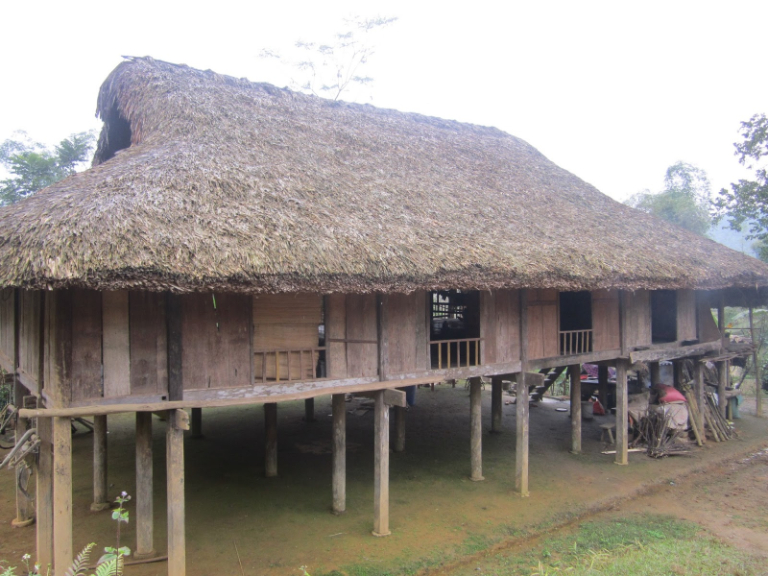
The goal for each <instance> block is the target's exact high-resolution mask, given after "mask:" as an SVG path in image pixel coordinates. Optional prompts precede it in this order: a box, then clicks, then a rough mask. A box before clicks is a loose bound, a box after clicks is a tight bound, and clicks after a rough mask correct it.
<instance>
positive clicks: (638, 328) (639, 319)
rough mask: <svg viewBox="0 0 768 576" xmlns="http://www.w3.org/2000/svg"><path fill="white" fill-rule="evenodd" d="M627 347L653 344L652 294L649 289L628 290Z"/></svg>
mask: <svg viewBox="0 0 768 576" xmlns="http://www.w3.org/2000/svg"><path fill="white" fill-rule="evenodd" d="M626 294H627V296H626V298H627V300H626V302H627V314H626V318H627V332H626V337H627V347H628V348H633V347H635V346H648V345H650V344H651V295H650V292H648V291H647V290H636V291H635V292H627V293H626Z"/></svg>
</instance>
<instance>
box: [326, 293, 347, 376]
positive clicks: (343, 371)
mask: <svg viewBox="0 0 768 576" xmlns="http://www.w3.org/2000/svg"><path fill="white" fill-rule="evenodd" d="M346 337H347V309H346V296H345V295H344V294H330V295H328V296H326V297H325V345H326V350H327V352H326V356H325V361H326V367H327V374H328V377H329V378H344V377H345V376H346V375H347V345H346V343H345V342H343V340H346Z"/></svg>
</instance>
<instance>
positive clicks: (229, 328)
mask: <svg viewBox="0 0 768 576" xmlns="http://www.w3.org/2000/svg"><path fill="white" fill-rule="evenodd" d="M252 302H253V300H252V298H251V297H250V296H247V295H243V294H219V293H217V294H215V307H214V295H212V294H187V295H184V296H182V297H181V318H182V320H181V346H182V353H181V359H182V360H181V361H182V368H181V373H182V375H183V378H184V389H185V390H199V389H207V388H233V387H246V386H250V385H251V383H252V382H253V377H252V374H251V364H252V363H251V332H250V318H251V307H252Z"/></svg>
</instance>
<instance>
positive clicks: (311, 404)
mask: <svg viewBox="0 0 768 576" xmlns="http://www.w3.org/2000/svg"><path fill="white" fill-rule="evenodd" d="M304 422H317V420H315V399H314V398H307V399H306V400H304Z"/></svg>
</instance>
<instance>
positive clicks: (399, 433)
mask: <svg viewBox="0 0 768 576" xmlns="http://www.w3.org/2000/svg"><path fill="white" fill-rule="evenodd" d="M393 449H394V451H395V452H403V451H404V450H405V408H403V407H402V406H395V446H394V448H393Z"/></svg>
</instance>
